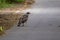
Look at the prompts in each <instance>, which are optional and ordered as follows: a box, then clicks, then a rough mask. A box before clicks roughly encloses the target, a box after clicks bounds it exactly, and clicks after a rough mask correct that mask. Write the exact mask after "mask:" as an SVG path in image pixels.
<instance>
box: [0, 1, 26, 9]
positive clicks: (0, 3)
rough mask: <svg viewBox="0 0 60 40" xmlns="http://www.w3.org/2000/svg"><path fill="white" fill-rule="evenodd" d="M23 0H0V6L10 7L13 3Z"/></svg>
mask: <svg viewBox="0 0 60 40" xmlns="http://www.w3.org/2000/svg"><path fill="white" fill-rule="evenodd" d="M24 1H25V0H0V8H6V7H10V6H12V5H13V4H15V3H22V2H24Z"/></svg>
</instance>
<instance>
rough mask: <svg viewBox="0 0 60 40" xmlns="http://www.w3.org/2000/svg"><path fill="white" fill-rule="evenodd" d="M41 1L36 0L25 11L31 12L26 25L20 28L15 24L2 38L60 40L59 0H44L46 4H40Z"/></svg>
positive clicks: (7, 39)
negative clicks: (48, 0)
mask: <svg viewBox="0 0 60 40" xmlns="http://www.w3.org/2000/svg"><path fill="white" fill-rule="evenodd" d="M45 1H46V0H45ZM40 2H41V0H36V3H35V4H34V6H32V8H31V9H27V10H25V11H24V12H27V11H29V12H31V14H30V15H29V19H28V21H27V23H26V24H25V26H24V27H20V28H19V27H17V26H16V25H15V26H14V27H13V28H12V29H10V30H7V31H6V32H7V35H6V36H4V37H0V40H60V8H59V6H60V5H59V4H60V3H59V0H58V2H56V1H55V2H54V4H53V2H52V1H51V2H52V3H51V2H50V3H49V2H45V3H44V2H43V3H44V4H46V5H43V4H41V5H40V4H39V3H40ZM41 3H42V2H41ZM49 4H50V5H49ZM56 4H58V5H59V6H58V5H56ZM51 5H53V6H51ZM40 6H41V7H40Z"/></svg>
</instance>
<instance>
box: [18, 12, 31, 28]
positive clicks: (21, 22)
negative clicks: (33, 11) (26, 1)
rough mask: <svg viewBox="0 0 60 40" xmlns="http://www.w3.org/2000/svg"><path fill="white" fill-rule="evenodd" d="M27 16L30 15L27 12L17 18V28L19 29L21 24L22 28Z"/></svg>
mask: <svg viewBox="0 0 60 40" xmlns="http://www.w3.org/2000/svg"><path fill="white" fill-rule="evenodd" d="M29 14H30V12H27V13H26V14H24V15H22V16H21V17H20V18H19V22H18V25H17V26H18V27H20V26H21V24H23V26H24V23H26V22H27V20H28V17H29Z"/></svg>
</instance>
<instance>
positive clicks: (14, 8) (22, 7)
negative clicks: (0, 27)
mask: <svg viewBox="0 0 60 40" xmlns="http://www.w3.org/2000/svg"><path fill="white" fill-rule="evenodd" d="M34 3H35V1H34V0H26V1H25V2H24V3H22V4H15V5H14V6H11V7H9V8H4V9H1V10H0V12H15V11H17V10H19V11H22V10H25V9H28V8H30V7H31V5H32V4H34Z"/></svg>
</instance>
